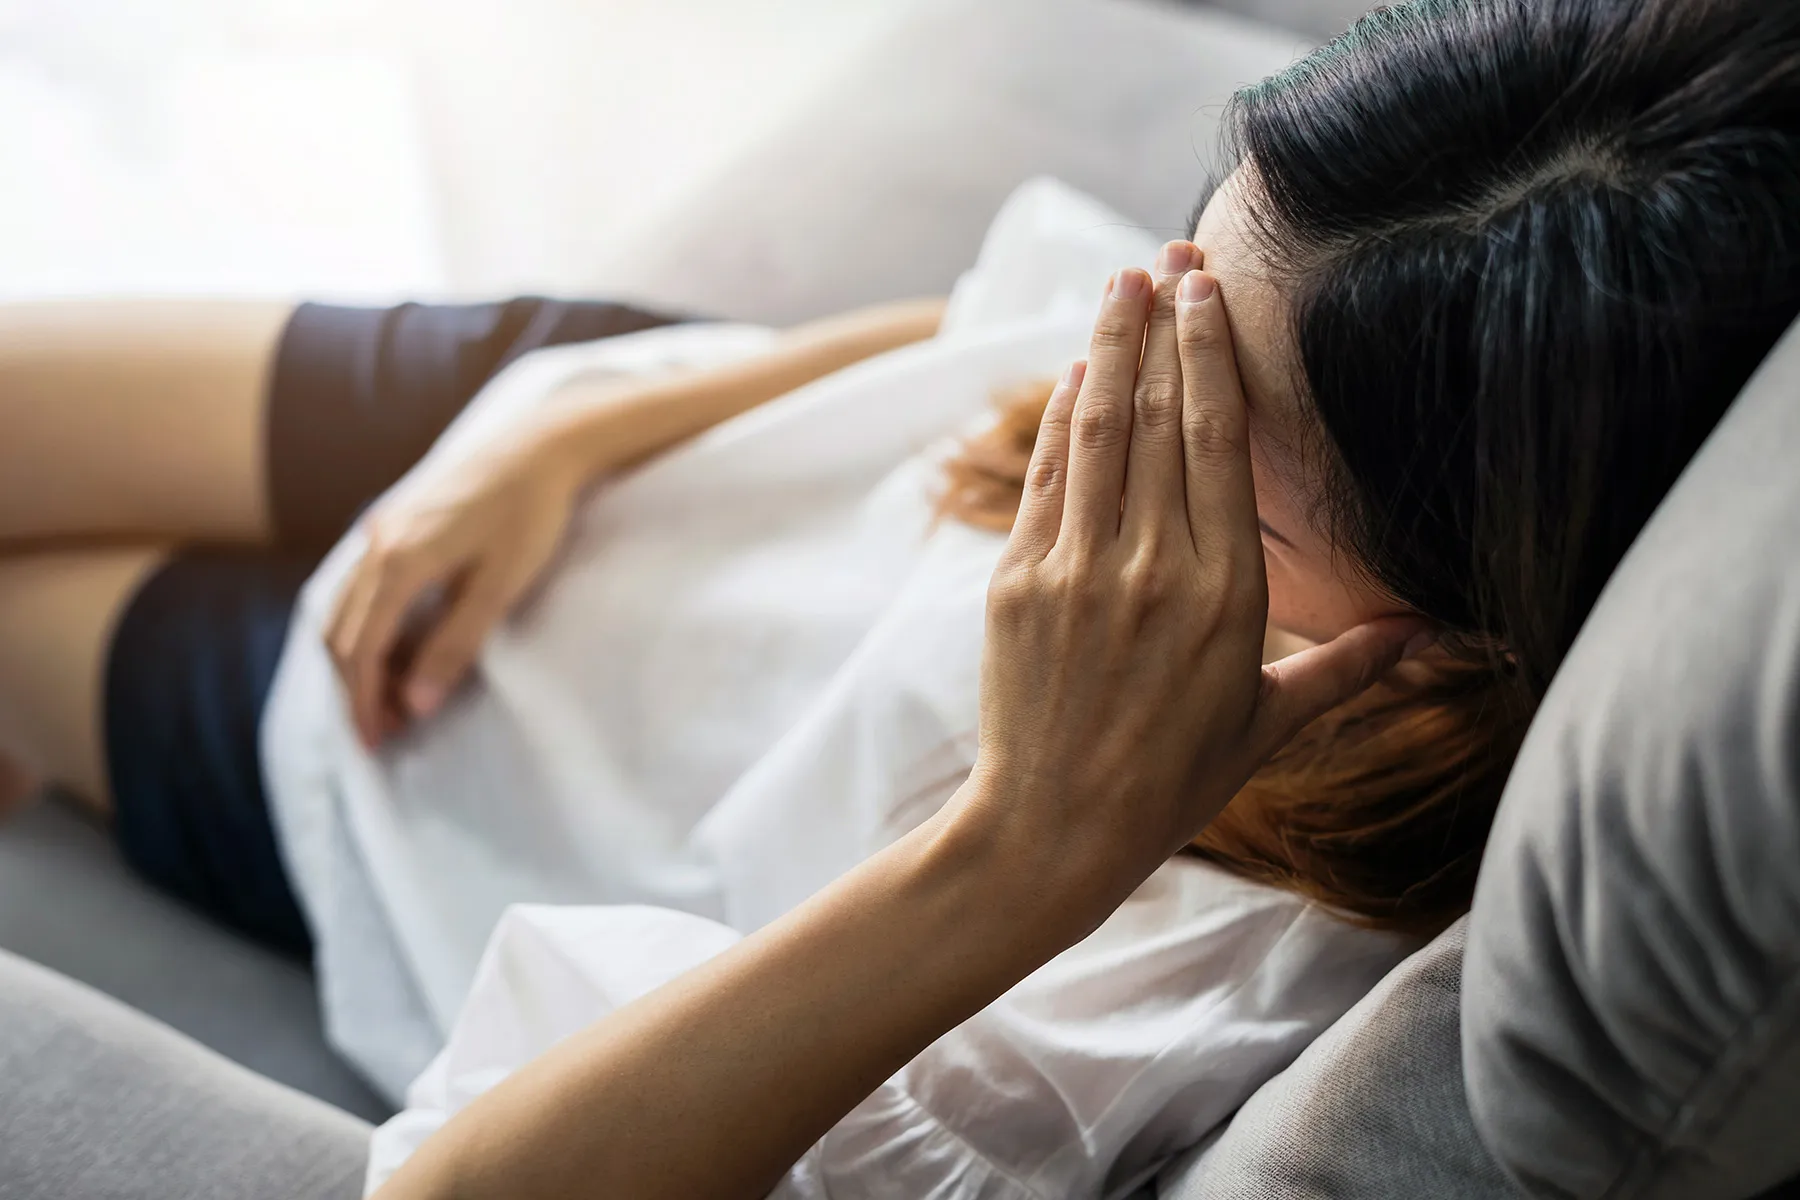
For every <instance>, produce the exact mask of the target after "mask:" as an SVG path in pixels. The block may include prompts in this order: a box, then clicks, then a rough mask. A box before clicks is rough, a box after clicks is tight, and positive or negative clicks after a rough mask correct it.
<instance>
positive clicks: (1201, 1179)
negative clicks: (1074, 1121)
mask: <svg viewBox="0 0 1800 1200" xmlns="http://www.w3.org/2000/svg"><path fill="white" fill-rule="evenodd" d="M1464 924H1465V921H1458V922H1457V923H1456V924H1455V925H1453V926H1451V927H1450V929H1448V930H1447V931H1445V932H1444V933H1443V934H1442V935H1441V936H1440V937H1438V938H1437V939H1436V940H1435V941H1433V942H1432V943H1431V944H1430V945H1428V946H1426V947H1425V948H1424V949H1423V950H1420V951H1419V952H1418V953H1417V954H1414V955H1413V956H1412V957H1411V958H1409V959H1407V960H1406V961H1405V962H1404V963H1402V964H1400V966H1398V967H1396V968H1395V969H1394V970H1393V971H1392V972H1390V973H1389V975H1388V977H1387V978H1386V979H1384V980H1382V982H1381V984H1380V985H1379V986H1378V987H1376V988H1375V989H1374V990H1373V991H1371V992H1370V993H1369V994H1368V995H1367V996H1365V997H1363V999H1362V1001H1361V1002H1360V1003H1358V1004H1357V1005H1356V1007H1354V1008H1352V1009H1351V1010H1350V1011H1349V1012H1348V1013H1346V1014H1344V1016H1343V1017H1342V1018H1341V1019H1339V1020H1338V1022H1337V1023H1336V1024H1334V1025H1333V1026H1332V1027H1331V1028H1330V1029H1328V1030H1326V1031H1325V1033H1323V1034H1322V1035H1320V1037H1319V1038H1318V1040H1317V1041H1315V1042H1313V1044H1312V1045H1311V1046H1309V1047H1307V1048H1306V1050H1305V1052H1303V1053H1302V1054H1301V1055H1300V1057H1299V1058H1297V1059H1295V1060H1294V1064H1293V1065H1292V1066H1290V1067H1289V1068H1288V1069H1287V1070H1286V1071H1283V1072H1282V1073H1281V1074H1280V1075H1277V1076H1276V1077H1275V1078H1274V1079H1272V1080H1270V1081H1269V1082H1268V1083H1266V1084H1264V1085H1263V1086H1262V1087H1261V1088H1260V1089H1258V1091H1257V1092H1256V1094H1255V1095H1254V1096H1252V1097H1250V1099H1249V1100H1248V1101H1246V1102H1245V1104H1244V1107H1243V1108H1241V1109H1239V1110H1238V1113H1237V1115H1236V1116H1235V1117H1233V1118H1232V1121H1231V1124H1230V1125H1228V1126H1226V1128H1225V1131H1224V1133H1223V1134H1221V1135H1220V1136H1219V1137H1218V1138H1216V1139H1215V1140H1213V1141H1212V1142H1211V1143H1209V1144H1207V1145H1205V1146H1203V1147H1202V1148H1200V1149H1198V1150H1196V1151H1194V1152H1192V1153H1191V1154H1189V1155H1188V1156H1187V1157H1186V1158H1184V1159H1181V1160H1178V1161H1177V1162H1176V1163H1175V1164H1173V1165H1172V1166H1171V1167H1170V1168H1169V1169H1168V1170H1166V1171H1164V1172H1163V1176H1162V1179H1161V1180H1160V1182H1159V1186H1158V1188H1157V1195H1158V1196H1161V1197H1163V1198H1164V1200H1397V1198H1400V1197H1412V1196H1429V1197H1432V1198H1433V1200H1503V1198H1510V1197H1514V1196H1517V1194H1518V1193H1517V1192H1516V1191H1514V1189H1513V1188H1512V1187H1511V1185H1510V1184H1508V1183H1507V1181H1506V1177H1505V1175H1504V1174H1502V1173H1501V1171H1500V1169H1499V1168H1498V1167H1497V1166H1495V1165H1494V1162H1493V1160H1492V1159H1491V1158H1489V1157H1488V1154H1487V1152H1486V1151H1485V1150H1484V1149H1483V1148H1482V1145H1481V1141H1480V1139H1479V1138H1477V1137H1476V1135H1475V1127H1474V1126H1473V1124H1471V1123H1470V1121H1469V1113H1468V1108H1467V1106H1466V1105H1465V1104H1464V1102H1463V1086H1462V1061H1461V1050H1460V1046H1459V1042H1460V1035H1459V1029H1458V1015H1457V993H1458V991H1459V988H1460V977H1461V973H1462V957H1463V931H1464Z"/></svg>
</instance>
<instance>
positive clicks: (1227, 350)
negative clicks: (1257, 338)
mask: <svg viewBox="0 0 1800 1200" xmlns="http://www.w3.org/2000/svg"><path fill="white" fill-rule="evenodd" d="M1175 313H1176V327H1177V331H1178V340H1179V342H1180V348H1181V375H1182V382H1183V384H1184V389H1183V390H1184V397H1183V401H1182V410H1181V418H1182V445H1183V450H1184V453H1185V456H1186V465H1187V509H1188V529H1189V531H1190V532H1191V533H1192V534H1193V538H1194V549H1195V550H1196V551H1197V552H1200V553H1201V554H1203V555H1208V556H1214V555H1222V554H1228V553H1230V552H1231V551H1233V550H1235V549H1241V548H1244V547H1251V548H1256V550H1257V553H1258V554H1260V552H1261V551H1260V542H1259V540H1258V538H1257V535H1256V490H1255V488H1254V486H1253V484H1252V479H1251V474H1250V436H1249V419H1248V416H1247V414H1246V412H1245V410H1244V389H1243V383H1242V381H1241V380H1240V379H1239V378H1238V367H1237V355H1236V354H1235V352H1234V351H1233V348H1232V342H1231V326H1230V324H1229V323H1228V322H1227V320H1226V316H1225V302H1224V300H1223V299H1222V297H1221V296H1220V293H1219V286H1218V284H1217V283H1216V282H1215V281H1214V280H1213V278H1212V277H1211V276H1210V275H1208V274H1206V273H1205V272H1203V271H1189V272H1188V273H1187V274H1186V275H1184V276H1182V279H1181V284H1180V286H1179V288H1178V289H1177V292H1176V304H1175ZM1258 569H1260V564H1259V566H1258Z"/></svg>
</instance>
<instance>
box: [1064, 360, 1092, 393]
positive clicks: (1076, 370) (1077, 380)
mask: <svg viewBox="0 0 1800 1200" xmlns="http://www.w3.org/2000/svg"><path fill="white" fill-rule="evenodd" d="M1085 375H1087V360H1086V359H1083V358H1078V359H1076V360H1075V361H1074V362H1072V363H1070V364H1069V366H1068V369H1067V370H1065V371H1064V372H1063V374H1062V382H1061V383H1060V384H1058V385H1057V386H1058V387H1064V388H1078V387H1080V386H1081V380H1082V378H1083V377H1084V376H1085Z"/></svg>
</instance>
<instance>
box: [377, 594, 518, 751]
mask: <svg viewBox="0 0 1800 1200" xmlns="http://www.w3.org/2000/svg"><path fill="white" fill-rule="evenodd" d="M516 590H517V589H516V588H515V587H514V586H513V585H512V582H511V581H510V580H508V579H507V578H506V577H505V576H504V575H503V574H502V573H501V572H499V571H497V570H494V569H491V568H490V569H489V570H487V571H484V572H481V573H478V574H476V575H474V576H472V577H471V578H470V579H469V580H468V581H467V582H466V583H465V584H464V585H463V586H462V588H461V590H460V592H459V594H458V595H457V597H456V601H455V603H454V604H452V606H451V607H450V611H449V612H447V613H445V614H444V615H443V617H442V618H441V619H440V620H439V621H437V623H436V624H435V625H434V626H433V627H432V629H431V632H430V633H429V634H427V635H426V637H425V640H424V642H422V643H421V644H420V646H419V651H418V654H417V655H415V656H414V658H413V661H412V665H411V667H410V668H409V669H408V670H407V673H406V682H405V685H404V686H403V687H402V688H401V693H400V695H401V699H402V701H403V702H404V703H405V705H406V709H407V712H408V713H410V714H411V715H412V716H413V717H414V718H415V719H418V720H423V719H425V718H426V717H430V716H432V715H433V714H435V713H436V712H437V711H438V709H440V708H442V707H443V704H444V700H445V698H446V697H448V696H449V695H450V693H451V692H452V691H453V690H455V688H456V685H457V684H459V683H461V682H462V678H463V676H464V675H466V674H468V671H469V668H470V667H471V666H472V665H473V664H474V662H475V659H476V658H477V657H479V656H480V654H481V647H482V645H483V643H484V642H486V640H487V635H488V631H489V630H491V629H493V628H494V626H496V625H498V624H499V623H500V621H501V619H502V618H503V617H504V616H505V615H506V610H507V609H508V608H509V607H510V606H511V603H512V599H513V594H514V592H515V591H516Z"/></svg>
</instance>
